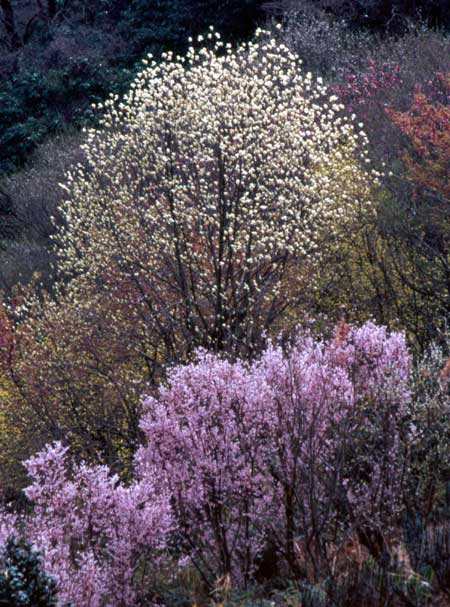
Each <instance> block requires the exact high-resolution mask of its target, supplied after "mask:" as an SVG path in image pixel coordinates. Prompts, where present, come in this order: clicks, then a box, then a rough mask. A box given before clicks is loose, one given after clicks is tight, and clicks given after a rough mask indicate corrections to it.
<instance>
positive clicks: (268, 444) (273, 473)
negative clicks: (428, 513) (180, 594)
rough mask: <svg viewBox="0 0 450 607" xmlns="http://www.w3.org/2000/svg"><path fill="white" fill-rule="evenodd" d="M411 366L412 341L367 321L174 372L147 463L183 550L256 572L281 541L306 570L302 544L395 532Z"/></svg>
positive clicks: (155, 410)
mask: <svg viewBox="0 0 450 607" xmlns="http://www.w3.org/2000/svg"><path fill="white" fill-rule="evenodd" d="M409 367H410V356H409V354H408V351H407V347H406V344H405V339H404V337H403V336H402V335H400V334H397V333H394V334H391V335H388V334H387V332H386V330H385V329H384V328H379V327H376V326H375V325H373V324H371V323H367V324H366V325H364V326H363V327H362V328H355V327H349V326H347V325H343V326H341V327H340V328H338V329H337V331H336V335H335V336H334V337H333V338H332V339H330V340H328V341H317V340H314V339H313V338H312V337H311V336H309V335H307V334H300V335H299V336H298V337H297V340H296V342H295V344H294V345H293V346H292V347H291V348H290V349H289V350H288V351H287V352H286V351H283V349H282V348H281V347H275V346H273V345H271V346H269V347H268V348H267V350H266V351H265V352H264V353H263V354H262V356H261V357H260V359H259V360H256V361H255V362H253V363H252V364H248V365H246V364H244V363H242V362H240V361H237V362H234V363H232V362H227V361H226V360H223V359H221V358H219V357H217V356H215V355H211V354H207V353H200V354H199V356H198V360H197V361H196V362H195V363H194V364H191V365H188V366H184V367H178V368H176V369H174V370H173V371H172V373H171V374H170V376H169V381H168V384H167V386H165V387H162V388H161V389H160V390H159V394H158V397H157V398H148V399H147V400H146V401H145V414H144V417H143V421H142V429H143V430H144V433H145V435H146V437H147V442H148V444H147V446H146V447H144V448H142V449H141V450H140V452H139V453H138V456H137V468H138V470H140V471H141V472H140V473H141V475H142V476H143V477H145V470H146V467H147V466H150V467H151V469H153V468H156V469H158V470H159V471H160V478H161V479H164V481H165V482H166V483H167V486H168V488H169V492H170V494H171V497H172V504H173V508H174V515H175V517H176V520H177V523H178V533H179V543H180V549H181V550H182V551H183V552H185V554H186V555H187V556H189V558H190V559H191V560H192V562H193V563H194V564H195V565H196V567H197V568H198V569H199V571H200V572H201V573H202V574H203V575H204V577H205V578H206V579H208V578H214V576H217V575H231V576H232V577H234V578H235V579H237V580H239V581H242V578H244V581H245V578H246V577H247V578H251V576H252V575H253V574H254V573H255V569H256V568H257V564H258V557H259V555H260V553H261V551H262V550H263V548H264V547H267V546H268V545H270V546H272V547H273V549H274V550H275V551H276V552H277V554H278V555H279V556H280V558H281V559H282V560H284V561H285V562H286V563H287V564H288V566H289V567H290V568H291V569H292V570H293V573H296V567H297V564H298V546H299V542H300V543H303V544H305V543H306V545H309V546H311V545H313V544H314V545H315V546H317V547H318V549H319V551H320V549H321V547H322V548H323V549H324V550H326V544H327V543H328V542H330V541H332V538H333V537H334V538H335V537H336V534H341V535H342V533H343V532H344V533H345V532H346V531H348V530H350V529H352V528H353V529H356V528H358V527H361V528H366V527H367V526H371V527H373V528H375V529H378V530H381V529H387V528H388V526H389V525H390V524H392V522H393V520H394V519H395V517H396V514H397V508H398V506H399V493H400V492H399V488H400V487H399V485H400V483H401V476H402V475H401V467H399V461H400V459H401V447H400V444H399V430H400V426H401V420H402V416H403V414H404V404H405V403H406V402H407V400H408V399H409V398H410V393H409V389H408V377H409Z"/></svg>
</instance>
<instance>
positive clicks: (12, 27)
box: [0, 0, 21, 50]
mask: <svg viewBox="0 0 450 607" xmlns="http://www.w3.org/2000/svg"><path fill="white" fill-rule="evenodd" d="M0 6H1V8H2V11H3V22H4V24H5V30H6V34H7V36H8V39H9V48H10V49H11V50H14V49H16V48H19V47H20V46H21V41H20V38H19V35H18V34H17V31H16V23H15V19H14V10H13V7H12V5H11V2H10V0H0Z"/></svg>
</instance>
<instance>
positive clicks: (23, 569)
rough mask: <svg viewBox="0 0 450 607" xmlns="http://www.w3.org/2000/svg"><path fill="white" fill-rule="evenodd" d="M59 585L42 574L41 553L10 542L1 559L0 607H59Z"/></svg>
mask: <svg viewBox="0 0 450 607" xmlns="http://www.w3.org/2000/svg"><path fill="white" fill-rule="evenodd" d="M57 606H58V602H57V596H56V582H55V580H54V579H53V578H51V577H49V576H47V575H46V574H45V572H43V571H42V562H41V557H40V554H39V552H37V551H36V550H34V549H33V548H32V546H31V545H30V544H29V543H27V542H25V541H23V540H17V539H14V538H9V540H8V541H7V543H6V545H5V547H4V549H3V555H2V558H1V572H0V607H57Z"/></svg>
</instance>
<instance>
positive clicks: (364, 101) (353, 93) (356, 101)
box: [334, 59, 402, 114]
mask: <svg viewBox="0 0 450 607" xmlns="http://www.w3.org/2000/svg"><path fill="white" fill-rule="evenodd" d="M340 76H341V80H342V84H340V85H336V86H335V87H334V92H335V94H336V95H337V96H338V97H339V99H340V101H341V102H342V103H343V104H344V105H345V107H346V108H347V110H348V111H349V112H357V113H358V114H360V112H361V110H362V109H364V108H365V107H367V106H368V105H369V104H370V103H371V101H372V100H373V99H374V98H379V95H380V93H382V94H383V96H386V94H387V93H389V91H391V90H392V89H395V88H396V87H398V85H400V84H401V83H402V79H401V75H400V66H399V65H390V64H387V63H383V64H381V65H380V64H378V63H377V62H376V61H375V60H373V59H371V60H370V61H369V62H368V65H367V69H366V70H365V71H363V72H361V73H356V72H353V71H351V70H350V69H346V70H343V71H341V73H340ZM387 96H389V95H387ZM386 101H387V99H386Z"/></svg>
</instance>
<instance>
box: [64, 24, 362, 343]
mask: <svg viewBox="0 0 450 607" xmlns="http://www.w3.org/2000/svg"><path fill="white" fill-rule="evenodd" d="M202 40H203V39H202V37H199V41H200V42H201V41H202ZM300 63H301V62H300V61H299V60H298V59H297V58H296V57H295V56H294V55H292V53H290V51H289V50H288V49H287V48H286V47H284V46H278V44H277V43H276V42H275V40H273V39H271V38H270V37H269V36H268V35H267V34H266V33H265V32H262V31H260V32H258V33H257V35H256V40H255V41H254V42H252V43H250V44H246V45H242V46H240V47H239V48H237V49H233V48H232V47H231V46H230V45H224V44H223V43H222V41H221V40H220V37H219V35H218V34H217V33H215V32H213V31H210V33H209V35H208V36H207V40H206V45H205V47H204V48H201V49H200V50H194V48H193V47H192V48H191V49H190V51H189V53H188V55H187V57H183V58H181V57H175V58H174V57H173V56H172V55H171V54H170V53H168V54H167V55H165V56H164V58H163V61H162V62H161V63H156V62H155V61H152V60H151V57H150V59H149V60H145V61H144V64H145V67H144V69H143V71H142V72H141V73H140V74H139V75H138V76H137V78H136V80H135V82H134V83H133V84H132V85H131V91H130V93H129V94H128V96H127V97H126V98H125V100H124V101H123V102H122V103H119V102H118V100H117V98H111V99H110V100H109V101H108V102H106V104H105V107H104V108H103V106H101V105H99V106H97V108H98V109H99V110H103V109H104V115H103V118H102V120H101V124H100V128H99V129H97V130H91V131H89V132H88V135H87V141H86V145H85V148H84V149H85V152H86V156H87V163H86V164H85V166H79V167H78V168H77V169H76V170H74V171H73V172H72V174H71V175H70V176H69V179H68V181H67V184H66V185H65V187H66V189H67V190H68V192H69V193H70V196H69V197H68V200H67V201H66V202H65V204H64V205H63V207H62V211H63V213H64V215H65V218H66V221H67V227H66V228H65V229H64V230H63V231H61V232H60V233H59V235H58V240H59V243H60V245H61V248H60V264H61V269H62V270H63V271H65V272H68V273H69V275H70V276H73V275H74V274H75V275H76V276H78V278H77V279H76V280H74V281H72V285H71V289H72V290H73V292H81V291H80V288H81V284H85V283H86V281H90V282H92V281H96V283H97V284H99V285H100V286H101V288H102V289H105V291H106V292H107V293H108V296H111V297H115V298H119V299H121V300H123V301H124V303H126V304H127V305H129V307H130V308H135V312H134V314H135V315H136V321H138V320H139V321H141V322H143V323H144V324H145V325H146V326H147V327H150V328H151V331H150V333H151V334H152V335H153V336H154V337H155V336H157V341H158V342H159V341H160V340H161V339H162V341H163V342H165V343H166V345H167V346H170V349H172V350H173V352H172V354H175V353H176V350H177V348H181V350H183V351H185V350H186V346H187V349H188V350H189V349H190V348H191V347H192V346H198V345H203V346H207V347H212V348H213V349H223V348H230V347H231V348H232V349H234V348H235V346H237V348H238V349H239V350H242V348H244V349H248V348H251V347H252V345H253V344H254V343H255V341H257V339H258V336H259V335H260V333H261V329H268V328H269V327H270V326H271V324H272V323H273V322H274V321H275V320H276V319H277V318H278V317H279V315H280V314H282V313H283V312H284V311H285V310H286V308H287V307H288V306H289V305H291V304H293V303H294V300H295V296H296V292H295V272H294V271H293V268H297V270H296V271H298V262H299V261H301V260H304V262H306V261H307V263H308V264H309V265H311V263H316V264H317V262H320V244H321V241H322V239H323V238H324V236H329V235H330V234H335V233H336V232H337V231H338V230H339V227H340V226H342V223H343V222H344V221H345V220H346V219H348V218H350V217H351V216H352V213H353V212H354V210H355V208H356V207H357V205H360V204H367V199H368V193H369V191H368V185H367V183H368V181H367V174H365V173H364V172H363V171H362V170H361V168H360V164H359V163H358V161H357V159H356V151H357V149H358V150H359V151H361V149H362V150H363V152H362V157H363V159H364V145H365V138H364V135H363V134H362V133H359V135H357V133H356V129H355V128H354V127H353V125H352V123H351V121H345V120H344V118H342V117H341V116H340V110H341V108H340V106H338V105H337V104H336V99H335V98H334V97H328V96H327V92H326V90H325V88H324V86H323V84H322V81H321V79H320V78H319V79H317V80H313V78H312V76H311V74H309V73H308V74H303V73H302V70H301V65H300ZM360 158H361V155H360Z"/></svg>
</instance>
